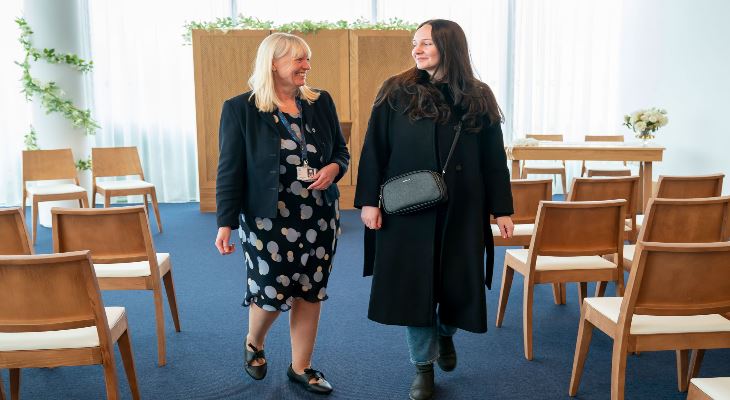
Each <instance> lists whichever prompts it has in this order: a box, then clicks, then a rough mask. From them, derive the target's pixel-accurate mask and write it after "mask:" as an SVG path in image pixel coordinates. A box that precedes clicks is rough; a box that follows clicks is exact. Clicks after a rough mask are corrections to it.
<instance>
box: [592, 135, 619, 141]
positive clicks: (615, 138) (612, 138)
mask: <svg viewBox="0 0 730 400" xmlns="http://www.w3.org/2000/svg"><path fill="white" fill-rule="evenodd" d="M585 141H586V142H623V141H624V135H586V138H585Z"/></svg>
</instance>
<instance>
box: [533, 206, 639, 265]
mask: <svg viewBox="0 0 730 400" xmlns="http://www.w3.org/2000/svg"><path fill="white" fill-rule="evenodd" d="M626 203H627V202H626V200H605V201H576V202H562V201H543V202H540V208H539V209H538V212H537V221H536V226H535V233H534V234H533V236H532V242H531V243H530V251H531V252H532V253H533V254H534V255H541V256H578V255H604V254H618V255H619V258H618V260H621V258H622V257H623V241H624V223H625V222H624V215H625V214H626V210H625V208H626Z"/></svg>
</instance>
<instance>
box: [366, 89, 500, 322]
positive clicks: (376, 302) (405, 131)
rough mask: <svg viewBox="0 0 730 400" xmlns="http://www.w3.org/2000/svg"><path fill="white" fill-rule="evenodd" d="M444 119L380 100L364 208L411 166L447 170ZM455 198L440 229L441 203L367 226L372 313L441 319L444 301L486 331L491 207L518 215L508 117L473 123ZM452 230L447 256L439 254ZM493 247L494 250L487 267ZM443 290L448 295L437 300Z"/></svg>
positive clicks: (448, 314)
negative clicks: (439, 132) (477, 127)
mask: <svg viewBox="0 0 730 400" xmlns="http://www.w3.org/2000/svg"><path fill="white" fill-rule="evenodd" d="M435 134H436V124H435V122H434V120H431V119H421V120H416V121H411V120H410V119H409V118H408V117H407V116H406V115H404V114H402V113H401V112H399V111H397V110H396V109H394V108H392V107H391V106H390V105H388V102H387V101H386V102H383V103H382V104H380V105H378V106H375V107H374V108H373V112H372V114H371V117H370V122H369V124H368V130H367V134H366V137H365V143H364V145H363V148H362V153H361V156H360V165H359V169H358V179H357V189H356V193H355V206H356V207H358V208H361V207H362V206H376V207H377V206H378V205H379V203H378V200H379V192H380V186H381V184H382V183H383V182H385V181H386V180H387V179H389V178H391V177H393V176H396V175H400V174H403V173H406V172H409V171H414V170H420V169H430V170H432V171H438V170H439V168H438V165H437V153H436V151H437V148H436V147H437V146H436V142H435ZM445 181H446V186H447V190H448V196H449V200H448V203H447V204H446V205H445V207H446V211H445V213H442V215H445V220H443V221H440V226H442V227H443V231H442V232H437V231H436V230H437V220H436V219H437V211H436V208H430V209H428V210H424V211H421V212H418V213H414V214H408V215H388V214H385V212H383V214H382V215H383V225H382V228H381V229H380V230H377V231H373V230H369V229H366V233H365V271H364V275H366V276H367V275H371V274H372V275H373V280H372V289H371V293H370V307H369V310H368V317H369V318H370V319H372V320H374V321H376V322H380V323H383V324H389V325H405V326H431V325H433V324H434V323H435V313H434V307H435V304H436V302H438V304H439V318H440V319H441V322H442V323H444V324H446V325H451V326H455V327H457V328H460V329H465V330H468V331H472V332H486V330H487V325H486V315H487V310H486V294H485V289H484V286H485V283H486V285H487V286H489V287H491V280H492V269H493V258H494V257H493V255H494V241H493V239H492V233H491V228H490V224H489V215H490V214H495V215H510V214H512V212H513V209H512V192H511V189H510V178H509V172H508V169H507V158H506V155H505V152H504V144H503V139H502V130H501V127H500V125H499V123H495V124H493V125H491V126H490V125H489V122H488V120H487V119H486V116H485V120H484V128H482V130H481V131H480V132H476V133H470V132H465V131H463V132H462V134H461V136H460V138H459V142H458V143H457V146H456V148H455V150H454V154H453V156H452V159H451V160H450V161H449V165H448V170H447V172H446V176H445ZM437 234H442V235H443V236H442V240H441V241H440V242H441V249H440V254H441V257H440V262H436V261H435V260H434V254H435V252H436V250H437V249H435V248H434V247H435V243H436V235H437ZM485 250H486V252H487V260H486V268H485V257H484V255H485ZM436 293H438V299H436Z"/></svg>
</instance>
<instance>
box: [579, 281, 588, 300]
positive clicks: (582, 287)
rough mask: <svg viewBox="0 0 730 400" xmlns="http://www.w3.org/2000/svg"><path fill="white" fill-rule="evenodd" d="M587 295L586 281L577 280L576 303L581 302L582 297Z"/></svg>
mask: <svg viewBox="0 0 730 400" xmlns="http://www.w3.org/2000/svg"><path fill="white" fill-rule="evenodd" d="M586 297H588V282H578V300H579V301H578V304H583V299H585V298H586Z"/></svg>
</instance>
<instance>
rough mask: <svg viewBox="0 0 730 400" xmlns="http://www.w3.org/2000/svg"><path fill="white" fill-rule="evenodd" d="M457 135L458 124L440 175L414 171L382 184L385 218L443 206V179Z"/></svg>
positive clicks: (431, 172) (445, 198)
mask: <svg viewBox="0 0 730 400" xmlns="http://www.w3.org/2000/svg"><path fill="white" fill-rule="evenodd" d="M459 135H461V122H459V124H458V125H457V126H456V135H455V136H454V141H453V142H452V143H451V149H450V150H449V156H448V157H446V162H445V163H444V167H443V169H442V170H441V173H438V172H435V171H431V170H418V171H411V172H406V173H405V174H401V175H398V176H394V177H392V178H390V179H388V180H387V181H385V183H384V184H383V185H382V186H381V187H380V203H381V205H382V206H383V211H385V212H386V213H387V214H396V215H402V214H410V213H414V212H416V211H421V210H425V209H427V208H431V207H433V206H435V205H437V204H441V203H445V202H446V201H447V200H448V199H449V196H448V194H447V192H446V181H445V180H444V176H445V175H446V167H447V166H448V165H449V160H451V155H452V154H453V153H454V148H455V147H456V142H457V141H458V140H459Z"/></svg>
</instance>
